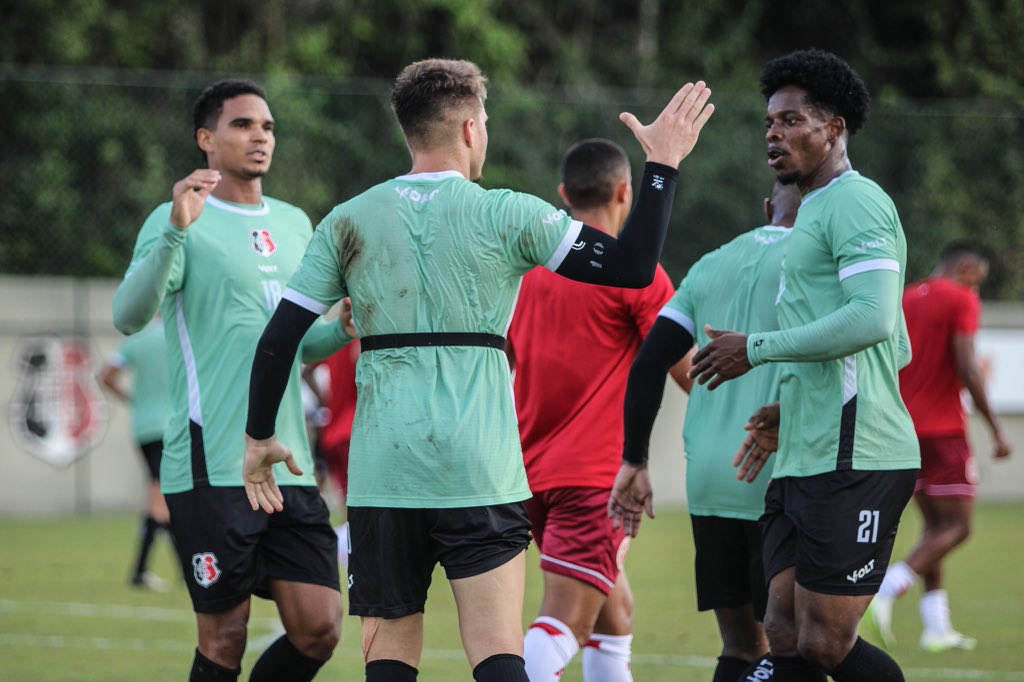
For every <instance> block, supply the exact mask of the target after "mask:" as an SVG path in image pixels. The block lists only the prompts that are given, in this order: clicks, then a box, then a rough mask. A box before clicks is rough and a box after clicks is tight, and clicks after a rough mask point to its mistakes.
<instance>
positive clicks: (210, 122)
mask: <svg viewBox="0 0 1024 682" xmlns="http://www.w3.org/2000/svg"><path fill="white" fill-rule="evenodd" d="M241 95H256V96H257V97H259V98H260V99H262V100H263V101H266V100H267V93H266V92H265V91H264V90H263V88H262V87H260V86H259V85H257V84H256V83H254V82H252V81H246V80H222V81H217V82H216V83H214V84H213V85H210V86H208V87H207V88H206V89H205V90H203V91H202V92H201V93H200V94H199V97H197V98H196V101H195V103H194V104H193V105H192V135H193V136H195V134H196V133H198V132H199V129H200V128H206V129H207V130H212V129H213V127H214V126H216V125H217V119H219V118H220V114H221V112H222V111H224V101H225V100H229V99H232V98H235V97H239V96H241Z"/></svg>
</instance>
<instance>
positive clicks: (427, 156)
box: [409, 149, 470, 180]
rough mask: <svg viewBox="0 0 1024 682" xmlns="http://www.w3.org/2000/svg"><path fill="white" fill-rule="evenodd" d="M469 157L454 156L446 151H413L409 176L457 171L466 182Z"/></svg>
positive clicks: (466, 155) (464, 155)
mask: <svg viewBox="0 0 1024 682" xmlns="http://www.w3.org/2000/svg"><path fill="white" fill-rule="evenodd" d="M469 165H470V164H469V155H468V154H454V153H452V152H451V151H449V150H447V149H433V150H430V151H414V152H413V153H412V170H410V171H409V173H410V174H416V173H440V172H442V171H457V172H458V173H461V174H462V177H464V178H466V179H467V180H468V179H470V177H469V174H470V173H469Z"/></svg>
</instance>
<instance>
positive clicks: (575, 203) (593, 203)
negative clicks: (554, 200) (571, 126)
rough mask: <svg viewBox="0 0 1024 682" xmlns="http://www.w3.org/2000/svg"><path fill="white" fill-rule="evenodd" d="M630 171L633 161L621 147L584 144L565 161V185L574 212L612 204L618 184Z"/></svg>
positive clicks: (602, 141)
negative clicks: (630, 163)
mask: <svg viewBox="0 0 1024 682" xmlns="http://www.w3.org/2000/svg"><path fill="white" fill-rule="evenodd" d="M628 171H629V157H628V156H626V152H624V151H623V150H622V147H620V146H619V145H617V144H615V143H614V142H612V141H611V140H605V139H602V138H591V139H589V140H581V141H580V142H577V143H576V144H574V145H573V146H571V147H569V151H567V152H566V153H565V157H564V158H563V159H562V185H563V186H564V187H565V194H566V196H567V197H568V199H569V203H570V204H571V205H572V207H573V208H577V209H581V210H587V209H591V208H598V207H600V206H604V205H605V204H607V203H608V202H609V201H611V200H612V196H613V194H614V193H615V183H617V182H618V181H619V180H621V179H622V178H623V177H624V176H625V175H626V173H627V172H628Z"/></svg>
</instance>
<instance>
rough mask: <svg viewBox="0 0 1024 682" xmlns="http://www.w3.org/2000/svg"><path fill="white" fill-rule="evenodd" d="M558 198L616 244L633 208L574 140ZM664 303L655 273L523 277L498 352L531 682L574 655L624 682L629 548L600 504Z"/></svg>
mask: <svg viewBox="0 0 1024 682" xmlns="http://www.w3.org/2000/svg"><path fill="white" fill-rule="evenodd" d="M558 193H559V195H561V197H562V200H563V201H564V202H565V204H566V205H567V206H568V207H569V208H570V210H571V212H572V217H573V219H575V220H578V221H580V222H583V223H586V224H588V225H593V226H596V227H599V229H602V230H603V231H605V232H607V233H608V234H610V235H612V236H618V235H619V233H620V232H621V230H622V226H623V225H624V224H625V222H626V218H627V217H628V215H629V210H630V207H631V205H632V201H633V191H632V185H631V177H630V169H629V158H628V157H627V156H626V153H625V152H624V151H623V150H622V148H621V147H619V146H618V145H617V144H615V143H614V142H611V141H609V140H601V139H592V140H584V141H582V142H578V143H577V144H575V145H573V146H572V147H571V148H570V149H569V150H568V152H567V153H566V155H565V157H564V159H563V160H562V183H561V184H560V185H559V187H558ZM671 296H672V281H671V280H670V279H669V277H668V274H667V273H666V272H665V271H664V269H662V267H661V266H660V265H659V266H658V268H657V271H656V273H655V276H654V281H653V282H652V283H651V284H650V285H649V286H647V287H644V288H643V289H618V288H613V287H594V286H591V285H588V284H584V283H582V282H576V281H573V280H570V279H566V278H564V277H559V276H558V275H556V274H555V273H552V272H551V271H550V270H546V269H544V268H536V269H534V270H532V271H530V273H529V274H527V275H526V276H525V277H524V278H523V285H522V289H521V290H520V292H519V301H518V303H517V304H516V311H515V316H514V317H513V318H512V326H511V327H510V328H509V333H508V344H509V349H510V351H511V353H510V354H511V357H513V358H514V363H515V364H514V368H515V397H516V411H517V413H518V414H519V433H520V438H521V441H522V445H523V458H524V461H525V464H526V477H527V479H528V480H529V483H530V490H531V491H532V492H533V498H532V499H530V500H528V501H527V502H526V510H527V512H528V513H529V515H530V522H531V524H532V525H533V538H534V540H535V541H536V543H537V546H538V548H539V549H540V552H541V568H542V569H543V571H544V598H543V601H542V603H541V607H540V615H539V617H538V618H537V619H536V620H535V621H534V622H533V624H532V625H531V626H530V628H529V630H528V631H527V633H526V640H525V644H524V650H525V656H524V658H525V659H526V671H527V673H528V674H529V676H530V680H532V682H542V681H548V680H550V681H552V682H554V681H555V680H557V679H558V678H559V676H560V675H561V674H562V671H563V670H564V668H565V666H566V665H568V663H569V661H570V660H571V659H572V657H573V656H575V655H576V653H577V652H578V651H579V648H580V647H583V677H584V679H585V680H604V681H605V682H620V681H625V680H630V679H632V678H631V676H630V673H629V663H630V647H631V643H632V639H633V636H632V635H633V628H632V603H633V597H632V594H631V592H630V590H629V582H628V580H627V579H626V574H625V572H624V571H623V562H624V560H625V558H626V551H627V549H628V544H629V543H628V540H627V539H626V537H625V534H624V533H623V531H622V530H621V529H615V528H613V527H612V523H611V521H610V520H609V519H608V495H609V493H610V491H611V486H612V482H613V481H614V480H615V473H616V471H618V463H619V461H620V447H621V445H620V444H621V443H622V419H621V414H622V412H621V409H620V405H621V404H622V397H623V394H624V392H625V389H626V376H627V374H628V372H629V366H630V363H632V361H633V358H634V357H636V352H637V349H639V347H640V342H641V341H642V340H643V337H644V336H645V335H646V334H647V332H648V331H650V329H651V325H652V324H654V319H655V317H656V316H657V314H658V310H660V309H661V306H662V305H664V304H665V302H666V301H667V300H668V299H669V298H670V297H671ZM580 349H586V351H585V353H584V354H583V355H582V356H580V355H578V352H579V350H580ZM582 358H585V361H583V362H581V361H580V360H581V359H582ZM681 371H682V370H681Z"/></svg>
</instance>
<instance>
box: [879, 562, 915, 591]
mask: <svg viewBox="0 0 1024 682" xmlns="http://www.w3.org/2000/svg"><path fill="white" fill-rule="evenodd" d="M916 581H917V574H916V573H914V571H913V570H911V568H910V566H907V565H906V564H905V563H903V562H902V561H901V562H899V563H897V564H893V565H892V566H890V567H889V570H888V571H886V572H885V577H884V578H882V586H881V587H879V588H878V596H879V597H885V598H888V599H896V598H898V597H902V596H903V595H904V594H906V592H907V590H909V589H910V588H911V587H913V586H914V583H915V582H916Z"/></svg>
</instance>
